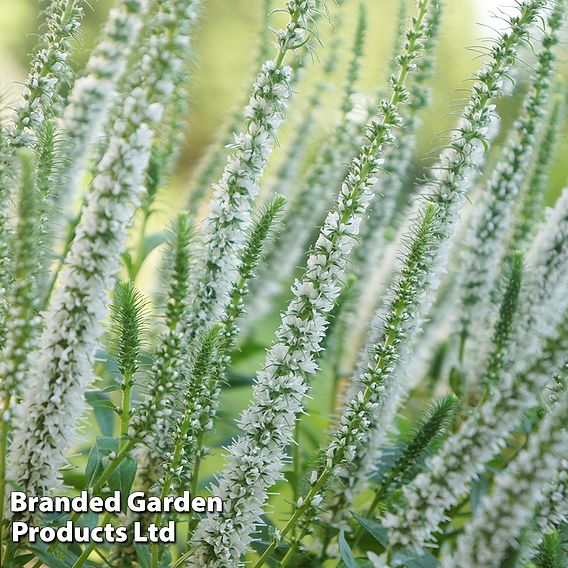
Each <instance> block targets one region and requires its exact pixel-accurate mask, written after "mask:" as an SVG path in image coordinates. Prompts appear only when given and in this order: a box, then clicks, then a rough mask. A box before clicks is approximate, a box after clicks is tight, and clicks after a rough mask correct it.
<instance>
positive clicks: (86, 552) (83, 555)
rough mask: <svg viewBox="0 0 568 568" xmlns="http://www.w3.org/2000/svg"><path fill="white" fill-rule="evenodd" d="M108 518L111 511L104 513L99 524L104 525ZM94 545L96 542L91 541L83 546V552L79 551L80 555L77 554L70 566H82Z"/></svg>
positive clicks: (76, 567) (74, 567)
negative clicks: (77, 556)
mask: <svg viewBox="0 0 568 568" xmlns="http://www.w3.org/2000/svg"><path fill="white" fill-rule="evenodd" d="M110 518H111V513H106V514H105V516H104V517H103V520H102V521H101V524H100V526H102V527H104V526H105V525H106V524H108V523H109V521H110ZM96 545H97V543H96V542H94V541H91V542H90V543H89V544H88V545H87V546H85V548H84V549H83V552H82V553H81V556H79V558H77V560H76V561H75V564H73V567H72V568H80V567H81V566H83V564H85V562H86V561H87V559H88V558H89V556H90V555H91V552H93V550H94V549H95V546H96Z"/></svg>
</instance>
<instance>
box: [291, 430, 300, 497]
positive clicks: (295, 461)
mask: <svg viewBox="0 0 568 568" xmlns="http://www.w3.org/2000/svg"><path fill="white" fill-rule="evenodd" d="M301 435H302V425H301V423H300V421H299V420H296V426H295V428H294V441H293V442H292V467H293V472H294V479H293V483H292V492H293V495H294V503H296V501H298V498H299V497H300V478H301V476H302V461H301V460H302V451H301V449H300V438H301Z"/></svg>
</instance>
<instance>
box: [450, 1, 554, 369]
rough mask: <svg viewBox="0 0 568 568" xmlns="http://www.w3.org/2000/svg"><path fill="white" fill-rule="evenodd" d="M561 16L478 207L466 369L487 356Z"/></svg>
mask: <svg viewBox="0 0 568 568" xmlns="http://www.w3.org/2000/svg"><path fill="white" fill-rule="evenodd" d="M563 11H564V7H563V3H560V2H559V3H557V8H556V9H555V11H554V12H553V13H552V14H551V15H550V17H549V19H548V29H547V31H546V35H545V37H544V38H543V40H542V48H541V51H540V53H538V54H537V59H538V65H537V67H536V69H535V71H534V75H533V77H532V81H531V82H532V87H531V90H530V92H529V94H528V95H527V98H526V101H525V104H524V105H523V110H522V111H521V114H520V118H519V119H518V120H517V121H516V122H515V124H514V125H513V127H512V131H511V135H510V137H509V140H508V141H507V145H506V147H505V150H504V152H503V157H502V158H501V160H500V161H499V163H498V164H497V167H496V169H495V171H494V173H493V175H492V177H491V179H490V181H489V183H488V184H487V188H486V189H485V191H484V192H483V193H482V194H481V195H480V196H479V200H478V203H477V205H476V209H475V216H474V218H473V222H472V224H471V227H470V231H469V233H470V234H469V236H468V239H467V244H466V251H465V255H464V259H463V265H462V268H461V280H462V282H461V286H462V288H463V292H462V298H461V310H460V322H459V326H460V329H459V334H458V336H459V337H465V338H467V337H473V338H476V339H475V341H474V345H470V343H471V342H469V343H467V346H466V349H465V355H466V357H465V361H464V364H463V365H464V368H475V367H476V366H479V365H475V362H476V361H477V362H478V361H479V358H480V357H483V356H484V355H485V353H483V350H484V349H487V345H485V344H484V342H483V341H481V342H480V341H478V339H479V338H482V337H484V335H485V333H484V330H485V327H486V325H487V318H488V316H489V313H490V310H491V303H490V302H486V301H485V300H486V299H487V298H488V297H489V296H490V295H491V293H492V291H493V289H494V287H495V284H496V279H497V275H498V273H499V265H500V264H501V262H502V257H503V253H504V252H505V251H506V245H507V237H508V234H509V232H510V230H511V224H512V221H513V212H514V211H515V203H516V202H517V201H518V197H519V196H520V194H521V191H522V188H523V185H524V184H525V183H526V177H527V174H528V173H529V171H530V165H531V163H532V158H533V156H534V154H535V152H536V145H537V141H538V133H539V131H540V130H541V128H542V125H543V122H544V120H543V119H544V117H545V115H546V109H547V105H548V99H549V95H550V91H551V77H552V73H553V71H554V63H555V60H556V57H555V54H554V48H555V47H556V45H557V43H558V39H559V38H558V34H559V28H560V27H561V25H562V23H563V17H562V15H563ZM466 341H467V340H466ZM477 379H479V377H478V378H477Z"/></svg>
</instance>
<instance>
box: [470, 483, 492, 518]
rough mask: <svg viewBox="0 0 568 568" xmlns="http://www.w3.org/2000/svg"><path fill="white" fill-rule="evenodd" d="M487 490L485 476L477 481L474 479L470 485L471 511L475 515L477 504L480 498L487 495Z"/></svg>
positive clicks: (487, 485) (487, 484)
mask: <svg viewBox="0 0 568 568" xmlns="http://www.w3.org/2000/svg"><path fill="white" fill-rule="evenodd" d="M488 490H489V479H488V478H487V476H485V475H482V476H481V477H479V478H478V479H475V480H474V481H473V482H472V484H471V497H470V501H471V511H472V513H475V512H476V511H477V507H478V506H479V502H480V501H481V498H482V497H483V496H484V495H485V494H486V493H487V491H488Z"/></svg>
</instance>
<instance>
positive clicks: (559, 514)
mask: <svg viewBox="0 0 568 568" xmlns="http://www.w3.org/2000/svg"><path fill="white" fill-rule="evenodd" d="M566 521H568V459H567V458H566V457H565V458H564V459H562V461H561V463H560V468H559V471H558V474H557V475H556V476H554V477H552V479H550V478H549V484H548V487H547V488H546V490H545V492H544V499H543V501H542V503H540V505H539V506H538V507H537V511H536V515H535V525H536V527H537V529H538V530H539V534H540V536H541V537H542V535H546V534H549V533H550V532H552V531H553V530H555V529H556V528H558V527H559V526H560V525H561V524H562V523H565V522H566Z"/></svg>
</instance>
